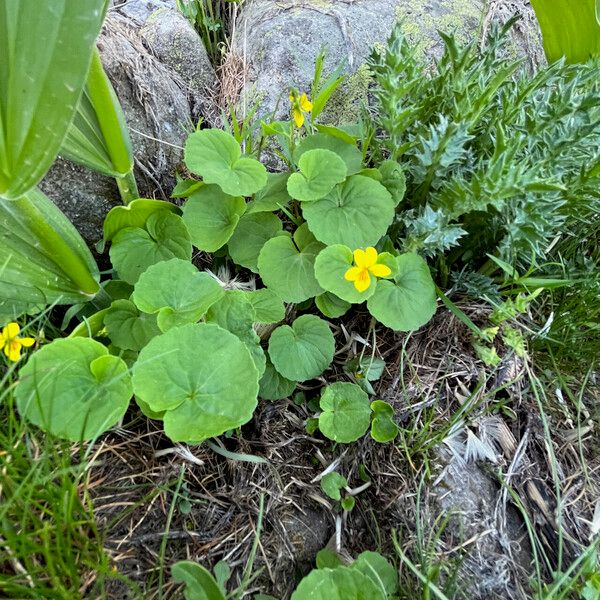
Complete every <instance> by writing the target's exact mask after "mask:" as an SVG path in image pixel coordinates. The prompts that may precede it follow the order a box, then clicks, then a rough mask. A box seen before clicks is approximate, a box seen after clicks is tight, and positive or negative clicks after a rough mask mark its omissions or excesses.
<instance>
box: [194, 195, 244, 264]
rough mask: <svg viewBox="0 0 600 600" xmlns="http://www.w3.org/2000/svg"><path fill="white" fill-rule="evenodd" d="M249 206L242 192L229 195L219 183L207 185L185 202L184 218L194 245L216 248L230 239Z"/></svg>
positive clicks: (204, 248)
mask: <svg viewBox="0 0 600 600" xmlns="http://www.w3.org/2000/svg"><path fill="white" fill-rule="evenodd" d="M245 210H246V202H245V201H244V199H243V198H242V197H241V196H229V195H228V194H225V193H224V192H223V191H222V190H221V188H219V186H218V185H203V186H201V187H200V188H199V189H198V190H197V191H195V192H194V193H193V194H192V195H191V196H190V197H189V198H188V200H187V202H186V203H185V205H184V206H183V221H184V223H185V224H186V225H187V228H188V230H189V232H190V236H191V237H192V242H193V243H194V246H196V248H199V249H200V250H205V251H206V252H214V251H215V250H218V249H219V248H221V246H224V245H225V244H226V243H227V240H228V239H229V238H230V237H231V234H232V233H233V231H234V229H235V228H236V225H237V224H238V221H239V220H240V217H241V216H242V215H243V214H244V211H245Z"/></svg>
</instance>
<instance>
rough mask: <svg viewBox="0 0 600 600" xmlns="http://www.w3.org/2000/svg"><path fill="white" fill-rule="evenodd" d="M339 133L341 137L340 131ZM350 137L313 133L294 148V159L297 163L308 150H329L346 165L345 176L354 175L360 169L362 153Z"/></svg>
mask: <svg viewBox="0 0 600 600" xmlns="http://www.w3.org/2000/svg"><path fill="white" fill-rule="evenodd" d="M337 131H339V133H340V134H341V135H343V132H342V131H340V130H337ZM352 139H353V138H352V137H350V136H347V137H345V138H344V139H342V138H340V137H339V136H336V135H329V134H327V133H315V134H314V135H309V136H307V137H305V138H304V139H303V140H302V141H301V142H300V143H299V144H298V147H297V148H296V152H295V153H294V158H295V160H296V161H299V160H300V158H301V157H302V155H303V154H304V153H305V152H308V151H310V150H316V149H319V148H320V149H322V150H329V151H330V152H333V153H335V154H337V155H338V156H339V157H340V158H341V159H342V160H343V161H344V163H345V164H346V169H347V174H348V175H355V174H356V173H358V172H359V171H360V170H361V169H362V152H361V151H360V150H359V149H358V148H357V147H356V142H355V141H354V142H353V141H352Z"/></svg>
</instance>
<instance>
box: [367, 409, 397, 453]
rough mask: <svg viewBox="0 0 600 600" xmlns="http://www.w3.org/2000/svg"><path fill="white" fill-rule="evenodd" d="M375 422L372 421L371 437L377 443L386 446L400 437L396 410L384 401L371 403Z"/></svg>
mask: <svg viewBox="0 0 600 600" xmlns="http://www.w3.org/2000/svg"><path fill="white" fill-rule="evenodd" d="M371 410H372V411H373V420H372V421H371V437H372V438H373V439H374V440H375V441H376V442H381V443H382V444H385V443H386V442H391V441H392V440H393V439H394V438H395V437H396V436H397V435H398V431H399V429H398V425H397V424H396V421H395V420H394V409H393V408H392V406H391V405H390V404H388V403H387V402H384V401H383V400H375V401H374V402H371Z"/></svg>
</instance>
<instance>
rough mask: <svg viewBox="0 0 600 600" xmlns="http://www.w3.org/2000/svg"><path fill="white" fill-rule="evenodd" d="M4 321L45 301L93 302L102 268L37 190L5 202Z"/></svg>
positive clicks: (0, 269)
mask: <svg viewBox="0 0 600 600" xmlns="http://www.w3.org/2000/svg"><path fill="white" fill-rule="evenodd" d="M0 232H1V237H0V239H1V243H0V321H2V320H4V319H7V318H13V317H15V316H17V315H19V314H21V313H22V312H25V311H29V310H31V309H33V308H35V307H37V306H40V305H46V304H52V303H57V304H70V303H75V302H85V301H87V300H90V299H91V298H92V297H93V296H94V295H95V294H96V292H97V291H98V290H99V285H98V281H99V279H100V276H99V273H98V267H97V266H96V263H95V261H94V258H93V257H92V255H91V253H90V251H89V249H88V247H87V246H86V245H85V242H84V241H83V240H82V238H81V236H80V235H79V233H78V232H77V230H76V229H75V228H74V227H73V225H72V224H71V223H70V221H69V220H68V219H67V217H65V215H63V213H62V212H61V211H60V210H59V209H58V208H57V207H56V206H55V205H54V203H53V202H52V201H51V200H50V199H49V198H48V197H47V196H45V195H44V194H43V193H42V192H41V191H40V190H39V189H37V188H34V189H32V190H30V191H29V192H28V193H27V194H26V195H24V196H22V197H21V198H19V199H18V200H13V201H6V200H4V201H2V200H0Z"/></svg>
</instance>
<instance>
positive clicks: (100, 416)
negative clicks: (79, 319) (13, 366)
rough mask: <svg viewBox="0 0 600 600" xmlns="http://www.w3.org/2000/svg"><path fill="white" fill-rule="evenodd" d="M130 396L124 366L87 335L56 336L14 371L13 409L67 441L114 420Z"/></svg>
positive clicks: (92, 433)
mask: <svg viewBox="0 0 600 600" xmlns="http://www.w3.org/2000/svg"><path fill="white" fill-rule="evenodd" d="M131 396H132V388H131V378H130V376H129V373H128V369H127V365H126V364H125V363H124V362H123V361H122V360H121V359H120V358H117V357H116V356H111V355H109V353H108V350H107V349H106V347H105V346H103V345H102V344H100V343H99V342H96V341H95V340H91V339H88V338H65V339H58V340H55V341H53V342H52V343H50V344H48V345H47V346H43V347H42V348H41V349H40V350H38V351H37V352H34V353H33V354H32V355H31V357H30V358H29V360H28V361H27V364H26V365H25V366H24V367H23V368H22V369H21V370H20V372H19V383H18V384H17V386H16V388H15V398H16V401H17V407H18V409H19V413H20V414H21V415H22V416H23V417H25V418H26V419H27V420H28V421H30V422H31V423H33V424H34V425H37V426H38V427H40V428H41V429H42V430H43V431H45V432H47V433H51V434H52V435H56V436H58V437H62V438H65V439H68V440H71V441H73V442H77V441H81V440H90V439H92V438H94V437H96V436H97V435H99V434H101V433H103V432H104V431H106V430H107V429H110V428H111V427H112V426H113V425H115V424H116V423H117V422H118V421H119V420H120V419H121V418H122V417H123V415H124V414H125V411H126V410H127V407H128V405H129V400H130V399H131Z"/></svg>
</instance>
